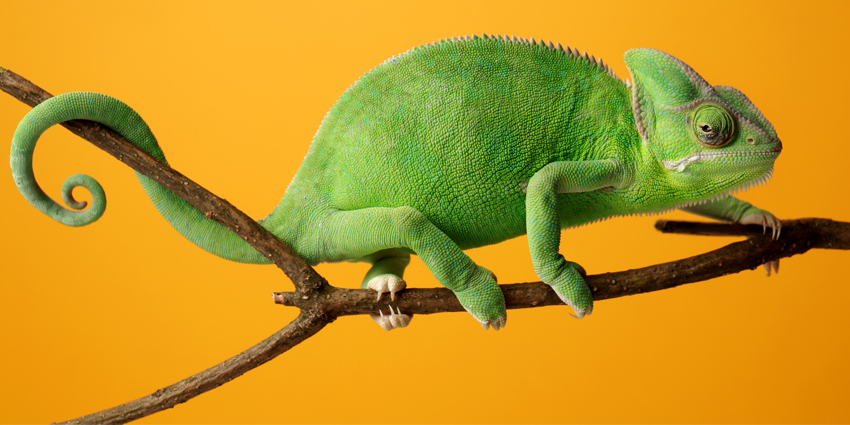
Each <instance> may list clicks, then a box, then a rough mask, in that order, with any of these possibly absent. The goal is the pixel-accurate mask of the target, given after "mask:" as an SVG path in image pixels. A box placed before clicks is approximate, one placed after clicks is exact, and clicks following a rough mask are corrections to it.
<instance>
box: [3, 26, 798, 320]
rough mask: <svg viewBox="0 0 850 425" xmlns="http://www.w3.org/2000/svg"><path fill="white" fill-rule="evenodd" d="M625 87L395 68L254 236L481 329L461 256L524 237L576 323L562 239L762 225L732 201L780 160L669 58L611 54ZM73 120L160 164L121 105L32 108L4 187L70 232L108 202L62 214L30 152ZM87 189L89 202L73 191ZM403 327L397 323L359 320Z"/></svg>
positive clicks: (198, 239) (214, 231)
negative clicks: (425, 280) (447, 292)
mask: <svg viewBox="0 0 850 425" xmlns="http://www.w3.org/2000/svg"><path fill="white" fill-rule="evenodd" d="M625 61H626V65H627V66H628V68H629V72H630V74H631V80H632V83H630V82H629V81H628V80H626V81H623V80H621V79H619V78H617V77H616V76H615V75H614V73H613V72H612V71H611V70H610V69H609V68H608V67H607V66H606V65H605V64H603V63H602V61H601V60H596V59H595V58H594V57H593V56H588V55H587V54H583V55H579V53H578V51H577V50H573V49H571V48H569V47H567V48H564V47H561V46H560V44H559V45H553V44H552V43H543V42H542V41H535V40H534V39H531V40H527V39H517V38H506V37H495V36H488V35H485V36H482V37H478V36H473V37H464V38H461V39H451V40H442V41H439V42H436V43H433V44H429V45H425V46H419V47H418V48H414V49H411V50H409V51H408V52H405V53H403V54H400V55H398V56H395V57H393V58H391V59H389V60H387V61H386V62H384V63H382V64H381V65H379V66H377V67H376V68H375V69H373V70H372V71H370V72H368V73H366V74H365V75H364V76H363V77H362V78H360V79H359V80H358V81H357V82H356V83H355V84H354V85H352V86H351V87H350V88H349V89H348V90H346V91H345V92H344V93H343V94H342V96H341V97H340V99H339V101H338V102H337V103H336V104H335V105H334V106H333V108H331V110H330V112H328V114H327V116H326V117H325V119H324V121H323V123H322V125H321V127H320V128H319V130H318V132H317V133H316V136H315V138H314V140H313V143H312V145H311V147H310V150H309V152H308V154H307V156H306V158H305V159H304V162H303V164H302V166H301V168H300V169H299V170H298V172H297V174H296V175H295V177H294V179H293V180H292V183H291V184H290V186H289V188H288V189H287V190H286V193H285V195H284V197H283V199H282V200H281V201H280V204H279V205H278V207H277V208H276V209H275V210H274V211H273V212H272V213H271V214H270V215H269V216H268V217H266V218H265V219H263V220H261V223H262V225H263V226H264V227H266V228H267V229H269V230H270V231H271V232H272V233H273V234H274V235H276V236H277V237H279V238H281V239H282V240H284V241H285V242H286V243H287V244H289V245H290V246H292V247H293V249H295V250H296V251H297V252H298V253H299V254H300V255H301V256H302V257H304V258H305V259H306V260H307V261H309V262H311V263H318V262H322V261H341V260H345V261H365V262H368V263H370V264H372V268H371V270H370V271H369V272H368V273H367V275H366V277H365V278H364V280H363V284H362V285H363V287H368V288H372V289H375V290H376V291H378V297H380V296H381V294H382V293H386V292H389V293H390V296H391V297H395V293H396V292H397V291H399V290H402V289H403V288H404V286H405V282H404V280H403V279H402V274H403V272H404V268H405V267H406V266H407V264H408V263H409V261H410V255H411V254H416V255H418V256H419V257H420V258H421V259H422V260H423V261H424V263H425V264H426V265H427V266H428V268H429V269H430V270H431V272H432V273H433V274H434V275H435V277H436V278H437V279H438V280H439V281H440V283H442V284H443V285H445V286H446V287H447V288H449V289H451V290H452V291H453V292H454V293H455V295H456V296H457V297H458V299H459V300H460V302H461V304H463V306H464V307H465V308H466V309H467V311H469V312H470V313H471V314H472V315H473V316H474V317H475V319H476V320H478V321H479V322H480V323H481V324H482V325H483V326H484V327H485V328H488V327H489V326H493V327H494V328H495V329H499V328H501V327H502V326H504V325H505V322H506V313H505V303H504V298H503V296H502V293H501V291H500V289H499V287H498V285H497V284H496V280H495V276H494V275H493V273H491V272H490V271H489V270H487V269H485V268H483V267H481V266H478V265H477V264H475V263H474V262H473V261H472V260H471V259H470V258H469V257H468V256H467V255H466V254H464V252H463V250H465V249H469V248H475V247H480V246H484V245H489V244H494V243H498V242H501V241H504V240H507V239H510V238H513V237H516V236H520V235H523V234H528V241H529V249H530V253H531V258H532V261H533V264H534V268H535V271H536V272H537V274H538V276H539V277H540V279H541V280H542V281H544V282H546V283H547V284H549V285H551V286H552V287H553V289H554V290H555V291H556V292H557V293H558V295H559V296H560V297H561V299H562V300H563V301H564V303H566V304H568V305H570V306H571V307H572V308H573V310H574V311H575V313H576V316H577V317H582V316H584V315H586V314H590V312H591V311H592V307H593V301H592V296H591V292H590V290H589V289H588V287H587V285H586V284H585V282H584V280H583V278H582V273H583V271H582V269H581V267H580V266H578V265H577V264H575V263H572V262H569V261H567V260H565V259H564V257H563V256H561V255H560V254H559V252H558V249H559V245H560V234H561V230H562V229H564V228H567V227H572V226H578V225H582V224H586V223H591V222H594V221H598V220H601V219H605V218H608V217H612V216H620V215H629V214H642V213H656V212H662V211H666V210H670V209H674V208H682V209H685V210H687V211H689V212H693V213H695V214H700V215H703V216H706V217H710V218H714V219H717V220H723V221H729V222H737V223H744V224H761V225H763V226H765V227H771V228H772V230H773V234H774V237H777V236H778V234H779V230H780V222H779V220H777V219H776V218H775V217H774V216H773V215H772V214H770V213H769V212H767V211H764V210H760V209H758V208H755V207H753V206H752V205H750V204H748V203H746V202H743V201H740V200H738V199H735V198H733V197H731V196H730V194H732V193H734V192H736V191H738V190H742V189H746V188H747V187H749V186H752V185H755V184H760V183H763V182H765V181H766V180H767V179H768V178H769V177H770V174H771V173H772V170H773V163H774V161H775V159H776V158H777V156H778V155H779V152H780V151H781V149H782V144H781V142H780V141H779V139H778V138H777V136H776V132H775V131H774V129H773V127H772V126H771V124H770V123H769V122H768V121H767V119H765V118H764V116H763V115H762V114H761V113H760V112H759V111H758V109H757V108H756V107H755V106H753V104H752V103H751V102H750V101H749V100H748V99H747V97H746V96H744V94H743V93H741V92H740V91H738V90H736V89H734V88H731V87H724V86H711V85H710V84H708V83H707V82H706V81H705V80H704V79H702V77H700V76H699V74H697V73H696V72H695V71H694V70H693V69H691V68H690V67H688V66H687V65H686V64H684V63H683V62H681V61H679V60H678V59H676V58H674V57H672V56H670V55H668V54H666V53H663V52H660V51H657V50H651V49H634V50H630V51H628V52H626V54H625ZM70 119H87V120H92V121H96V122H99V123H101V124H103V125H105V126H107V127H109V128H112V129H113V130H115V131H116V132H118V133H119V134H121V135H122V136H124V137H125V138H126V139H127V140H129V141H130V142H132V143H134V144H136V145H137V146H140V147H142V148H143V149H145V150H146V151H147V152H149V153H151V154H152V155H154V156H155V157H157V158H158V159H160V160H162V161H165V156H164V155H163V153H162V150H161V149H160V148H159V145H158V144H157V142H156V139H155V138H154V136H153V134H152V133H151V131H150V129H149V128H148V126H147V125H146V124H145V123H144V121H143V120H142V119H141V118H140V117H139V116H138V114H136V113H135V112H134V111H133V110H132V109H130V107H128V106H127V105H125V104H124V103H122V102H120V101H118V100H116V99H113V98H111V97H108V96H105V95H102V94H97V93H66V94H63V95H59V96H56V97H54V98H51V99H49V100H47V101H45V102H43V103H42V104H40V105H38V106H37V107H36V108H34V109H33V110H32V111H31V112H30V113H29V114H27V115H26V116H25V117H24V119H23V120H22V121H21V123H20V125H19V127H18V129H17V131H16V133H15V136H14V139H13V143H12V154H11V165H12V173H13V176H14V178H15V183H16V184H17V185H18V188H19V189H20V191H21V193H22V194H23V195H24V197H25V198H26V199H27V200H29V201H30V203H32V204H33V206H35V207H36V208H38V209H39V210H41V211H42V212H44V213H45V214H48V215H49V216H51V217H52V218H54V219H55V220H57V221H60V222H62V223H64V224H67V225H71V226H81V225H85V224H88V223H91V222H93V221H95V220H97V219H98V218H99V217H100V215H101V214H103V211H104V209H105V206H106V198H105V196H104V194H103V189H102V188H101V187H100V185H99V184H98V183H97V182H96V181H95V180H94V179H92V178H90V177H88V176H84V175H76V176H72V177H70V178H69V179H68V180H67V181H66V183H65V185H64V186H63V189H62V194H63V198H64V199H65V201H66V203H67V204H68V205H69V206H70V207H71V208H72V209H70V210H69V209H66V208H65V207H63V206H61V205H59V204H58V203H56V202H55V201H53V200H52V199H50V198H49V197H48V196H47V195H46V194H45V193H44V191H43V190H42V189H41V188H40V187H39V186H38V184H37V183H36V181H35V177H34V174H33V170H32V155H33V150H34V148H35V144H36V141H37V140H38V138H39V136H40V135H41V134H42V132H44V130H46V129H47V128H49V127H50V126H52V125H54V124H57V123H59V122H62V121H65V120H70ZM139 180H140V181H141V182H142V185H143V186H144V189H145V191H146V192H147V194H148V196H149V197H150V198H151V200H152V201H153V203H154V204H155V205H156V207H157V209H158V210H159V211H160V213H162V215H163V216H164V217H165V218H166V220H168V222H169V223H171V225H172V226H174V228H175V229H177V230H178V231H179V232H180V233H181V234H183V235H184V236H185V237H186V238H187V239H189V240H190V241H192V242H193V243H195V244H196V245H198V246H199V247H201V248H203V249H205V250H207V251H209V252H211V253H213V254H216V255H218V256H220V257H222V258H226V259H229V260H233V261H239V262H247V263H267V260H266V259H265V258H263V257H262V256H261V255H260V254H259V253H257V252H256V251H254V250H253V248H251V247H250V246H249V245H248V244H247V243H245V242H244V241H242V240H241V239H240V238H239V237H237V236H236V235H235V234H233V233H231V232H229V231H228V230H227V229H225V228H224V227H223V226H221V225H219V224H218V223H216V222H214V221H212V220H210V219H208V218H206V217H205V216H204V215H203V214H202V213H201V212H199V211H197V210H196V209H194V208H193V207H192V206H191V205H189V204H188V203H187V202H185V201H183V200H182V199H180V198H179V197H177V196H175V195H174V194H172V193H171V192H170V191H168V190H167V189H165V188H163V187H161V186H160V185H158V184H157V183H156V182H154V181H152V180H150V179H148V178H146V177H144V176H141V175H139ZM75 186H84V187H86V188H87V189H88V190H89V191H91V192H92V194H93V202H92V205H91V206H90V207H89V208H87V209H86V208H85V207H86V205H85V204H83V203H79V202H76V201H75V200H74V199H73V198H72V197H71V195H70V192H71V189H72V188H73V187H75ZM374 318H375V319H376V321H377V322H378V323H379V324H380V325H381V326H382V327H383V328H385V329H393V328H397V327H403V326H406V325H407V323H408V322H409V321H410V317H409V316H407V315H405V314H403V312H401V311H395V312H394V311H391V312H390V314H388V315H384V314H383V313H380V315H377V316H374Z"/></svg>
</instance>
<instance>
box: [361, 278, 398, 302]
mask: <svg viewBox="0 0 850 425" xmlns="http://www.w3.org/2000/svg"><path fill="white" fill-rule="evenodd" d="M366 287H367V288H369V289H371V290H373V291H376V292H378V299H377V301H380V300H381V295H383V294H386V293H387V292H389V293H390V299H391V300H393V301H395V293H396V292H398V291H401V290H403V289H404V288H407V283H406V282H405V281H404V280H403V279H402V278H400V277H398V276H396V275H392V274H382V275H380V276H375V277H373V278H372V279H371V280H369V283H367V284H366Z"/></svg>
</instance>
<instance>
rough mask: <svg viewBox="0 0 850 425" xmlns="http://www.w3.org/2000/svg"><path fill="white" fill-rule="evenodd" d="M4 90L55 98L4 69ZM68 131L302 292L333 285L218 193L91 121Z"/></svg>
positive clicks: (32, 98) (28, 99)
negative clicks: (250, 250) (243, 246)
mask: <svg viewBox="0 0 850 425" xmlns="http://www.w3.org/2000/svg"><path fill="white" fill-rule="evenodd" d="M0 90H3V91H5V92H6V93H9V94H10V95H12V96H13V97H15V98H16V99H18V100H20V101H21V102H23V103H25V104H27V105H29V106H31V107H35V105H38V104H39V103H41V102H44V101H45V100H47V99H49V98H51V97H53V95H51V94H50V93H48V92H47V91H45V90H44V89H42V88H41V87H38V86H36V85H35V84H33V83H31V82H30V81H28V80H27V79H25V78H23V77H21V76H20V75H18V74H15V73H14V72H12V71H9V70H7V69H4V68H0ZM62 126H64V127H65V128H67V129H68V130H70V131H71V132H72V133H74V134H76V135H77V136H80V137H82V138H83V139H85V140H87V141H89V142H91V143H92V144H93V145H95V146H97V147H98V148H100V149H102V150H104V151H106V152H107V153H108V154H110V155H112V156H114V157H115V158H117V159H118V160H119V161H121V162H123V163H124V164H127V165H128V166H129V167H130V168H132V169H134V170H136V171H138V172H140V173H142V174H144V175H145V176H148V177H150V178H152V179H154V180H156V181H157V183H159V184H161V185H163V186H165V187H166V188H168V190H170V191H172V192H174V193H175V194H176V195H177V196H179V197H181V198H183V199H185V200H186V201H188V202H189V203H190V204H192V206H194V207H195V208H197V209H198V210H200V211H203V212H204V213H205V214H206V215H207V217H210V218H211V219H213V220H215V221H217V222H219V223H221V224H222V225H224V226H225V227H227V228H228V229H230V230H231V231H232V232H234V233H236V234H237V235H239V236H240V237H241V238H242V239H244V240H245V241H247V242H248V243H249V244H250V245H251V246H253V247H254V248H255V249H256V250H257V251H259V252H260V253H262V254H263V255H264V256H266V258H268V259H269V260H270V261H272V262H273V263H275V265H277V266H278V267H279V268H280V269H281V270H283V272H284V273H286V275H287V276H288V277H289V279H290V280H292V282H293V283H294V284H295V287H296V288H297V289H298V291H299V292H307V293H309V292H311V291H315V290H320V289H321V288H322V287H323V286H324V285H326V284H327V282H325V280H324V278H322V277H321V276H320V275H319V274H318V273H316V271H315V270H313V268H312V267H310V265H308V264H307V262H305V261H304V260H303V259H301V257H299V256H298V254H296V253H295V251H293V250H292V248H290V247H289V246H288V245H286V243H284V242H283V241H282V240H280V239H278V238H276V237H274V235H272V234H271V233H269V231H268V230H266V229H265V228H263V227H262V226H260V225H259V224H258V223H257V222H256V221H255V220H253V219H252V218H251V217H248V216H247V215H246V214H245V213H243V212H242V211H239V210H238V209H236V207H234V206H233V205H231V204H230V202H227V200H225V199H222V198H219V197H218V196H216V195H215V194H213V193H212V192H210V191H208V190H206V189H204V188H203V187H201V186H200V185H198V184H197V183H195V182H194V181H192V180H191V179H189V178H188V177H186V176H184V175H183V174H181V173H179V172H177V171H176V170H174V169H173V168H171V167H169V166H168V165H166V164H163V163H161V162H159V161H158V160H157V159H156V158H154V157H152V156H150V155H148V154H147V152H145V151H143V150H141V149H139V148H137V147H136V146H134V145H133V144H132V143H130V142H128V141H127V140H125V139H124V138H123V137H121V136H120V135H119V134H118V133H115V132H114V131H112V130H111V129H109V128H106V127H103V126H101V125H99V124H96V123H93V122H91V121H84V120H73V121H65V122H63V123H62Z"/></svg>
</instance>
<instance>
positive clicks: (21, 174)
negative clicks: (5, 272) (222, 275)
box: [11, 92, 269, 264]
mask: <svg viewBox="0 0 850 425" xmlns="http://www.w3.org/2000/svg"><path fill="white" fill-rule="evenodd" d="M73 119H83V120H90V121H95V122H97V123H100V124H102V125H104V126H106V127H109V128H111V129H113V130H115V131H116V132H117V133H118V134H120V135H121V136H123V137H124V138H125V139H127V140H128V141H129V142H130V143H132V144H134V145H136V146H138V147H140V148H142V149H143V150H144V151H146V152H147V153H149V154H150V155H152V156H153V157H155V158H156V159H158V160H160V161H162V162H163V163H166V164H167V163H168V162H167V161H166V160H165V155H164V154H163V153H162V149H160V147H159V144H157V142H156V138H154V136H153V134H152V133H151V131H150V128H148V126H147V124H145V122H144V121H143V120H142V118H141V117H140V116H139V115H138V114H137V113H136V112H135V111H133V110H132V109H131V108H130V107H129V106H127V105H126V104H124V103H123V102H121V101H119V100H117V99H114V98H112V97H109V96H106V95H102V94H98V93H85V92H76V93H65V94H61V95H59V96H55V97H52V98H50V99H48V100H46V101H44V102H42V103H41V104H39V105H37V106H36V107H35V108H33V109H32V111H30V112H29V113H28V114H27V115H26V116H25V117H24V119H23V120H21V122H20V124H18V128H17V130H16V131H15V136H14V138H13V139H12V153H11V165H12V176H13V177H14V179H15V184H16V185H17V186H18V190H20V192H21V194H22V195H23V196H24V198H26V199H27V200H28V201H29V202H30V204H32V205H33V206H34V207H36V208H37V209H38V210H39V211H41V212H43V213H45V214H47V215H48V216H50V217H51V218H53V219H54V220H56V221H58V222H60V223H62V224H65V225H68V226H85V225H86V224H89V223H92V222H94V221H97V219H99V218H100V216H101V215H103V212H104V210H105V209H106V195H105V194H104V192H103V188H102V187H101V185H100V184H99V183H98V182H97V181H96V180H95V179H93V178H91V177H89V176H86V175H82V174H77V175H74V176H71V177H69V178H68V179H67V180H65V183H64V184H63V185H62V198H63V199H64V200H65V202H66V203H67V204H68V206H70V207H71V208H73V210H69V209H66V208H65V207H63V206H62V205H59V204H58V203H57V202H56V201H54V200H53V199H51V198H50V197H49V196H47V194H45V193H44V191H43V190H42V189H41V187H39V185H38V183H37V182H36V181H35V175H34V174H33V169H32V157H33V151H34V150H35V144H36V141H38V138H39V137H40V136H41V134H42V133H43V132H44V131H45V130H47V129H48V128H50V127H51V126H53V125H55V124H58V123H60V122H63V121H68V120H73ZM136 175H137V176H138V178H139V181H140V182H141V184H142V187H143V188H144V189H145V192H146V193H147V194H148V197H149V198H150V199H151V201H152V202H153V204H154V205H155V206H156V209H157V210H159V212H160V214H162V216H163V217H165V219H166V220H167V221H168V222H169V223H170V224H171V226H173V227H174V229H176V230H177V231H178V232H180V234H182V235H183V236H184V237H185V238H186V239H188V240H189V241H191V242H192V243H194V244H195V245H197V246H199V247H201V248H203V249H204V250H206V251H207V252H210V253H212V254H215V255H217V256H219V257H222V258H225V259H228V260H232V261H238V262H242V263H254V264H267V263H268V262H269V261H268V260H267V259H266V258H264V257H263V256H262V255H261V254H260V253H258V252H257V251H256V250H254V248H252V247H251V246H250V245H248V243H247V242H245V241H243V240H242V239H241V238H239V236H237V235H236V234H235V233H233V232H231V231H230V230H228V229H227V228H226V227H224V226H222V225H221V224H219V223H216V222H215V221H213V220H211V219H209V218H207V217H206V216H204V214H203V213H202V212H200V211H198V210H197V209H196V208H195V207H193V206H192V205H191V204H189V203H188V202H186V201H185V200H183V199H182V198H180V197H179V196H177V195H175V194H173V193H171V191H169V190H168V189H166V188H165V187H163V186H161V185H159V184H158V183H156V182H155V181H153V180H152V179H150V178H148V177H145V176H144V175H142V174H139V173H138V172H137V173H136ZM77 186H82V187H85V188H86V189H87V190H88V191H89V192H91V194H92V205H91V207H89V208H88V209H86V210H83V208H85V207H86V203H85V202H78V201H76V200H75V199H74V198H73V196H72V195H71V191H72V189H73V188H74V187H77ZM74 210H76V211H74ZM81 210H82V211H81Z"/></svg>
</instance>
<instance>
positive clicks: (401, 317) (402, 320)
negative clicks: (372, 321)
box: [390, 306, 411, 329]
mask: <svg viewBox="0 0 850 425" xmlns="http://www.w3.org/2000/svg"><path fill="white" fill-rule="evenodd" d="M396 310H397V311H398V313H396V312H394V311H393V308H392V306H390V313H391V314H390V324H392V325H393V329H395V328H403V327H405V326H407V324H408V323H410V319H411V317H410V316H408V315H406V314H401V309H399V308H398V307H396Z"/></svg>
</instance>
